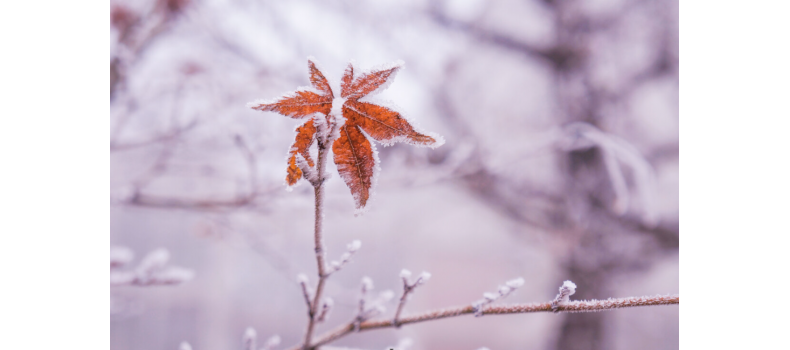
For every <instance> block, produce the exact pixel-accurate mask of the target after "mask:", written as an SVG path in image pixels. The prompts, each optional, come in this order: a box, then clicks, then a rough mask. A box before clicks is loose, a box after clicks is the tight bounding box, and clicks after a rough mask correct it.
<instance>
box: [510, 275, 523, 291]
mask: <svg viewBox="0 0 790 350" xmlns="http://www.w3.org/2000/svg"><path fill="white" fill-rule="evenodd" d="M505 285H507V286H508V287H510V288H513V289H516V288H518V287H521V286H523V285H524V279H523V278H521V277H519V278H515V279H512V280H510V281H507V282H505Z"/></svg>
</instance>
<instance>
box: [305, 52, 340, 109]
mask: <svg viewBox="0 0 790 350" xmlns="http://www.w3.org/2000/svg"><path fill="white" fill-rule="evenodd" d="M307 67H308V68H309V70H310V84H313V87H315V89H316V90H318V91H319V92H321V93H322V95H323V96H325V97H328V99H329V102H330V103H331V102H332V99H333V98H334V95H333V94H332V88H331V87H330V86H329V81H327V80H326V77H324V74H323V73H321V71H320V70H318V68H316V66H315V63H313V61H311V60H307ZM330 109H331V106H330Z"/></svg>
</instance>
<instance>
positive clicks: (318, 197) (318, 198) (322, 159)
mask: <svg viewBox="0 0 790 350" xmlns="http://www.w3.org/2000/svg"><path fill="white" fill-rule="evenodd" d="M319 132H321V130H319ZM322 141H323V142H322ZM331 141H332V138H331V137H330V136H328V135H327V136H326V137H324V138H323V140H322V138H319V139H318V164H316V168H317V169H318V181H317V182H316V183H315V184H314V185H313V189H314V190H315V260H316V263H317V264H318V285H317V286H316V287H315V295H313V302H312V303H311V304H312V305H311V306H310V312H309V316H310V318H309V320H308V322H307V331H306V333H305V337H304V342H303V343H302V349H304V350H307V349H309V348H310V342H311V341H312V337H313V330H314V328H315V324H316V321H317V318H318V311H319V310H318V308H319V307H320V302H321V294H322V293H323V291H324V283H325V282H326V278H327V277H328V276H329V274H327V273H326V262H325V258H324V256H325V252H324V242H323V226H324V220H323V219H324V213H323V211H324V210H323V208H324V179H325V175H324V173H325V172H326V157H327V155H328V154H329V152H328V151H329V150H328V149H327V148H328V147H329V146H330V145H331Z"/></svg>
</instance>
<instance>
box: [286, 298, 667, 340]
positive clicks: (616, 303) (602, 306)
mask: <svg viewBox="0 0 790 350" xmlns="http://www.w3.org/2000/svg"><path fill="white" fill-rule="evenodd" d="M679 304H680V296H679V295H677V294H675V295H655V296H642V297H628V298H610V299H607V300H588V301H572V302H568V303H567V304H564V305H560V306H559V307H558V308H557V309H556V311H555V309H552V306H551V302H545V303H527V304H512V305H497V306H488V307H485V308H483V310H482V314H483V315H506V314H523V313H533V312H560V313H565V312H567V313H574V312H595V311H604V310H613V309H619V308H628V307H637V306H656V305H679ZM474 313H475V307H474V306H473V305H466V306H458V307H451V308H446V309H440V310H432V311H427V312H423V313H420V314H417V315H413V316H407V317H404V318H402V319H401V320H400V322H399V323H400V324H401V325H404V324H410V323H418V322H424V321H432V320H438V319H442V318H449V317H457V316H462V315H468V314H474ZM389 327H394V325H393V324H392V321H391V320H389V319H381V320H370V321H365V322H362V323H361V324H359V330H358V331H360V332H361V331H367V330H373V329H381V328H389ZM353 331H354V324H353V323H349V324H346V325H343V326H340V327H338V328H336V329H334V330H331V331H329V332H327V333H325V334H323V335H321V336H320V337H318V338H317V339H316V340H315V342H314V343H313V344H312V345H311V346H310V347H309V348H310V349H314V348H316V347H318V346H320V345H323V344H326V343H329V342H331V341H333V340H336V339H338V338H341V337H343V336H345V335H347V334H349V333H351V332H353ZM292 349H293V350H295V349H298V348H292Z"/></svg>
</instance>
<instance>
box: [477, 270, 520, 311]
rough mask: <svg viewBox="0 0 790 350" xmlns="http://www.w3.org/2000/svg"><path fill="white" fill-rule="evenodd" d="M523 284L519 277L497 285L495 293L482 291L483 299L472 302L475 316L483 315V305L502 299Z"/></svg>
mask: <svg viewBox="0 0 790 350" xmlns="http://www.w3.org/2000/svg"><path fill="white" fill-rule="evenodd" d="M523 285H524V279H523V278H521V277H519V278H515V279H512V280H510V281H507V282H505V285H504V286H499V289H498V290H497V292H496V293H483V299H480V300H478V301H476V302H474V303H472V307H473V308H474V310H475V317H480V316H483V307H484V306H486V305H489V304H491V303H493V302H494V301H496V300H499V299H503V298H505V297H507V296H508V295H510V293H513V291H514V290H516V289H517V288H518V287H521V286H523Z"/></svg>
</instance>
